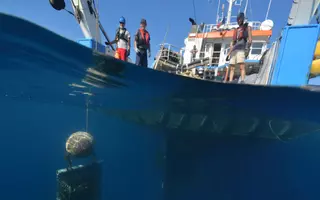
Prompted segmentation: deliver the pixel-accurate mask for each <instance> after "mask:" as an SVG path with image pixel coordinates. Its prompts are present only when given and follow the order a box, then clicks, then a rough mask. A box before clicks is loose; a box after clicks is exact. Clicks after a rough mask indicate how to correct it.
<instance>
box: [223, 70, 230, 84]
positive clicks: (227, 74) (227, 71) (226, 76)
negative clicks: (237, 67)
mask: <svg viewBox="0 0 320 200" xmlns="http://www.w3.org/2000/svg"><path fill="white" fill-rule="evenodd" d="M228 76H229V67H227V69H226V75H225V76H224V80H223V82H224V83H226V82H227V81H228Z"/></svg>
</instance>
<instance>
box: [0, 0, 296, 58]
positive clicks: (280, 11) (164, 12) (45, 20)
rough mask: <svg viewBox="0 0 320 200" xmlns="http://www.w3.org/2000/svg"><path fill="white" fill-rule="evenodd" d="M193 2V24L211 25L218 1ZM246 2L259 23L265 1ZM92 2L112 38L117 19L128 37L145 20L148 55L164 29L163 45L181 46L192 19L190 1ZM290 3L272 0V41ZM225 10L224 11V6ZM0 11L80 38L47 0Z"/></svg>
mask: <svg viewBox="0 0 320 200" xmlns="http://www.w3.org/2000/svg"><path fill="white" fill-rule="evenodd" d="M194 1H195V7H196V19H197V22H198V23H200V22H205V23H215V20H216V9H217V2H218V0H194ZM222 1H223V0H222ZM65 2H66V5H67V8H69V10H71V5H70V1H69V0H65ZM250 2H251V6H248V12H247V13H248V18H249V20H255V21H263V20H264V19H265V15H266V11H267V8H268V4H269V0H251V1H250ZM96 3H97V4H98V8H99V11H100V20H101V22H102V24H103V26H104V28H105V30H106V31H107V33H108V35H109V36H110V37H112V38H113V37H114V34H115V30H116V28H117V26H118V20H119V18H120V17H121V16H124V17H125V18H126V20H127V29H128V30H129V31H130V32H131V34H132V35H133V34H134V32H135V31H136V30H137V28H138V27H139V22H140V19H141V18H145V19H147V21H148V30H149V32H150V34H151V43H152V56H154V55H155V54H156V51H157V50H158V48H159V46H158V45H159V44H160V43H161V42H162V41H163V38H164V35H165V32H166V30H167V28H168V27H170V28H169V32H168V36H167V40H166V42H168V43H171V44H173V45H175V46H178V47H183V44H184V38H185V37H187V35H188V31H189V30H190V22H189V21H188V18H189V17H193V16H194V13H193V3H192V0H135V1H133V0H121V1H114V0H113V1H110V0H96ZM291 4H292V0H273V1H272V5H271V9H270V12H269V18H270V19H272V20H273V21H274V23H275V27H274V29H273V31H274V32H273V37H272V39H274V38H276V37H278V36H279V34H280V32H281V29H282V27H283V26H285V25H286V23H287V19H288V15H289V12H290V9H291ZM249 5H250V4H249ZM225 7H226V8H227V5H226V6H225ZM250 8H251V9H250ZM0 12H5V13H9V14H13V15H16V16H20V17H23V18H25V19H28V20H30V21H32V22H34V23H36V24H39V25H41V26H43V27H45V28H47V29H49V30H51V31H54V32H56V33H58V34H60V35H62V36H64V37H66V38H69V39H72V40H77V39H80V38H82V37H83V35H82V32H81V30H80V28H79V26H78V24H77V22H76V21H75V20H74V18H73V17H72V16H71V15H70V14H68V13H67V12H65V11H56V10H54V9H53V8H52V7H51V5H50V3H49V0H31V1H26V0H1V5H0ZM48 39H49V38H48ZM131 53H132V55H131V57H132V59H133V60H135V56H134V55H133V52H131ZM151 61H152V59H150V60H149V64H151Z"/></svg>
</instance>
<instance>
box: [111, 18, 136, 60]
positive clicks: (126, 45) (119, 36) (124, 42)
mask: <svg viewBox="0 0 320 200" xmlns="http://www.w3.org/2000/svg"><path fill="white" fill-rule="evenodd" d="M125 25H126V19H125V18H124V17H120V20H119V28H118V29H117V31H116V36H115V39H114V40H113V41H112V42H110V43H108V42H106V45H112V44H114V43H117V48H116V54H118V58H119V59H120V60H123V61H127V59H128V56H129V55H130V33H129V31H128V30H127V29H126V28H125Z"/></svg>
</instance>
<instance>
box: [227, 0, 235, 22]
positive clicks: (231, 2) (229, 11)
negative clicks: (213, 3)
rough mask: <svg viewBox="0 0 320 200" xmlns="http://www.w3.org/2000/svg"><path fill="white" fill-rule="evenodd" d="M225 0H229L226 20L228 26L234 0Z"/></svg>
mask: <svg viewBox="0 0 320 200" xmlns="http://www.w3.org/2000/svg"><path fill="white" fill-rule="evenodd" d="M227 1H228V2H229V8H228V15H227V21H226V25H227V26H228V25H229V24H230V21H231V14H232V4H233V2H234V1H235V0H227Z"/></svg>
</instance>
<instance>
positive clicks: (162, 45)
mask: <svg viewBox="0 0 320 200" xmlns="http://www.w3.org/2000/svg"><path fill="white" fill-rule="evenodd" d="M169 29H170V25H169V26H168V27H167V30H166V33H165V35H164V38H163V41H162V43H161V48H160V51H159V55H158V57H157V60H156V62H155V65H154V66H157V65H158V63H159V60H160V57H161V55H162V51H163V48H164V43H165V41H166V39H167V35H168V32H169Z"/></svg>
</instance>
